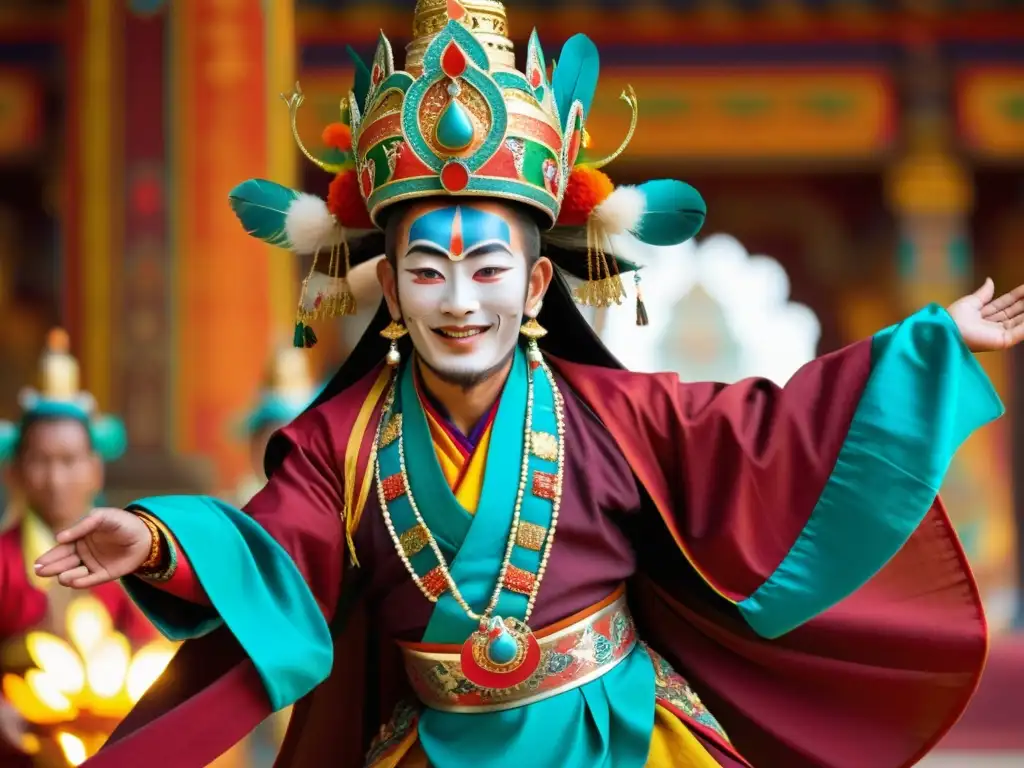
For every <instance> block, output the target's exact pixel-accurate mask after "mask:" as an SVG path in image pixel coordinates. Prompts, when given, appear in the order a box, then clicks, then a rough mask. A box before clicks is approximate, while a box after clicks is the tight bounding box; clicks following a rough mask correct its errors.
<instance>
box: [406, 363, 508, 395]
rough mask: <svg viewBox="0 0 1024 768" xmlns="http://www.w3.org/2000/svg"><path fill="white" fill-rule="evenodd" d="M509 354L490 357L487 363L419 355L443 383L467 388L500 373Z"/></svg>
mask: <svg viewBox="0 0 1024 768" xmlns="http://www.w3.org/2000/svg"><path fill="white" fill-rule="evenodd" d="M509 356H510V355H506V356H505V357H503V358H502V359H500V360H493V359H492V360H491V363H490V364H489V365H488V364H486V363H484V364H481V363H480V362H478V361H474V362H470V361H469V360H463V361H459V360H453V359H451V357H448V359H442V360H437V359H434V360H429V359H427V358H425V357H421V360H422V361H423V364H424V365H425V366H426V367H427V368H428V369H429V370H430V371H431V373H433V374H434V375H435V376H437V378H438V379H440V380H441V381H443V382H444V383H445V384H452V385H454V386H457V387H462V388H463V389H469V388H470V387H474V386H476V385H477V384H480V383H482V382H484V381H486V380H487V379H489V378H490V377H491V376H494V375H496V374H498V373H500V372H501V370H502V369H503V368H504V367H505V364H506V363H507V362H508V358H509Z"/></svg>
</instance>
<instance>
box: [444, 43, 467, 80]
mask: <svg viewBox="0 0 1024 768" xmlns="http://www.w3.org/2000/svg"><path fill="white" fill-rule="evenodd" d="M441 71H442V72H444V73H445V74H446V75H447V76H448V77H450V78H452V79H454V78H456V77H459V76H460V75H462V73H463V72H465V71H466V54H465V53H463V52H462V49H461V48H459V46H458V44H457V43H456V42H455V41H454V40H452V41H451V42H450V43H448V45H447V46H445V49H444V53H442V54H441Z"/></svg>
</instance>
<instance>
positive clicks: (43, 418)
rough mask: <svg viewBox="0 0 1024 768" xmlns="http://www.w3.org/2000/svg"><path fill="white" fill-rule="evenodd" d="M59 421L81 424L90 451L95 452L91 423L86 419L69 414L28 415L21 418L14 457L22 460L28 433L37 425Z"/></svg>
mask: <svg viewBox="0 0 1024 768" xmlns="http://www.w3.org/2000/svg"><path fill="white" fill-rule="evenodd" d="M58 421H70V422H74V423H75V424H81V425H82V429H84V430H85V439H86V442H87V443H88V445H89V450H90V451H95V450H96V446H95V445H94V444H93V439H92V430H90V429H89V422H88V421H87V420H86V419H82V418H77V417H75V416H69V415H67V414H61V415H59V416H54V415H50V414H31V413H29V414H26V415H25V416H22V417H21V421H20V422H19V424H18V442H16V443H15V444H14V457H15V458H16V459H17V458H21V454H22V453H23V452H24V450H25V443H26V442H27V437H28V433H29V432H30V431H31V430H32V428H33V427H34V426H36V425H37V424H53V423H54V422H58Z"/></svg>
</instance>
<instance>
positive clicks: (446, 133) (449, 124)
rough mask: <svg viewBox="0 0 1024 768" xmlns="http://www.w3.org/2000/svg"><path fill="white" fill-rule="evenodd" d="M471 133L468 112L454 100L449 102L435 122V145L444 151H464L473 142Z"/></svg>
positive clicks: (471, 127)
mask: <svg viewBox="0 0 1024 768" xmlns="http://www.w3.org/2000/svg"><path fill="white" fill-rule="evenodd" d="M473 133H474V128H473V120H472V118H471V117H470V116H469V110H467V109H466V108H465V107H464V106H462V105H461V104H460V103H459V102H458V101H457V100H456V99H452V100H451V101H449V102H448V106H447V107H445V108H444V112H442V113H441V118H440V119H439V120H438V121H437V129H436V131H435V135H436V136H437V143H438V144H440V145H441V146H442V147H444V148H445V149H451V150H459V149H465V148H466V147H468V146H469V144H470V142H472V141H473Z"/></svg>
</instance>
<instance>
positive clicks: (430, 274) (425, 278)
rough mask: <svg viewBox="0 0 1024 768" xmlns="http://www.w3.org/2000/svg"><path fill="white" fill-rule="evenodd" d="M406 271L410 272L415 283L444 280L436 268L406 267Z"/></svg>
mask: <svg viewBox="0 0 1024 768" xmlns="http://www.w3.org/2000/svg"><path fill="white" fill-rule="evenodd" d="M406 272H408V273H409V274H411V275H412V276H413V278H414V282H417V283H440V282H442V281H443V280H444V275H442V274H441V273H440V272H438V271H437V270H436V269H428V268H423V269H407V270H406Z"/></svg>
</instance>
